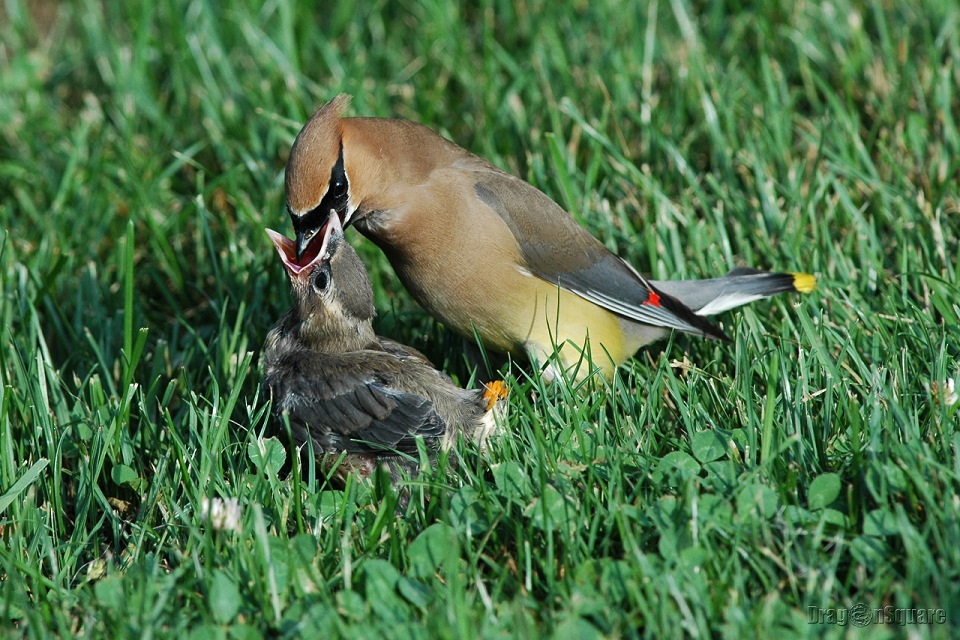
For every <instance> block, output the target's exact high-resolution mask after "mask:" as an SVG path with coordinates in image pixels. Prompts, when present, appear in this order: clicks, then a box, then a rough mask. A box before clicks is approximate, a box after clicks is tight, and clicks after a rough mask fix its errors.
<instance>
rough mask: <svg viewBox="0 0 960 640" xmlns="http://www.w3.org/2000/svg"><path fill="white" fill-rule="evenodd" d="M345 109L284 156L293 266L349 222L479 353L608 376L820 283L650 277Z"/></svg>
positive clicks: (429, 144) (322, 115)
mask: <svg viewBox="0 0 960 640" xmlns="http://www.w3.org/2000/svg"><path fill="white" fill-rule="evenodd" d="M349 100H350V98H349V96H346V95H340V96H338V97H336V98H334V99H333V100H332V101H330V102H329V103H327V104H326V105H324V106H323V107H321V108H320V109H319V110H317V112H316V113H314V114H313V116H312V117H311V118H310V121H309V122H307V124H306V125H305V126H304V127H303V129H302V130H301V131H300V133H299V135H298V136H297V139H296V141H295V142H294V143H293V148H292V149H291V151H290V158H289V160H288V161H287V170H286V196H287V208H288V209H289V212H290V217H291V218H292V219H293V227H294V230H295V231H296V237H297V241H296V248H297V256H298V257H300V256H302V255H303V254H304V253H305V252H306V251H307V250H308V248H309V247H310V246H311V243H312V242H313V240H314V238H315V237H316V236H317V234H319V233H320V232H321V231H322V230H323V229H324V225H326V224H327V223H328V221H329V220H331V219H332V217H337V218H339V220H340V222H341V223H342V225H343V226H344V227H346V226H349V225H351V224H353V225H355V226H356V227H357V228H358V229H359V230H360V232H361V233H363V234H364V235H365V236H367V237H368V238H370V240H372V241H373V242H374V243H375V244H376V245H378V246H379V247H380V248H381V249H382V250H383V252H384V253H385V254H386V255H387V258H388V259H389V260H390V263H391V264H392V265H393V268H394V270H395V271H396V273H397V275H398V276H399V277H400V280H401V281H402V282H403V284H404V286H405V287H406V288H407V290H408V291H410V293H411V294H412V295H413V297H414V298H415V299H416V300H417V302H419V303H420V304H421V305H422V306H423V307H424V308H425V309H426V310H427V311H428V312H430V313H431V314H432V315H434V316H435V317H437V318H439V319H440V320H441V321H442V322H444V323H445V324H446V325H448V326H449V327H451V328H453V329H455V330H457V331H458V332H460V333H462V334H464V335H466V336H468V337H472V336H473V335H474V331H476V333H477V335H479V336H480V338H481V339H482V341H483V342H484V344H485V345H486V346H487V347H490V348H493V349H495V350H498V351H506V352H510V353H513V354H520V353H524V352H525V353H526V354H527V355H528V356H529V357H530V358H531V359H532V360H533V361H534V362H538V363H541V364H542V363H544V362H546V361H548V359H549V357H550V356H551V354H553V353H554V352H555V349H557V348H560V351H559V358H560V361H561V367H562V368H563V369H567V368H568V367H571V366H573V365H574V364H576V363H577V362H578V360H580V358H581V354H582V353H586V354H589V355H590V356H591V358H592V360H593V363H594V364H595V365H597V366H599V367H601V368H602V370H603V374H604V375H605V376H606V377H607V378H608V379H609V378H611V377H612V375H613V370H614V368H615V367H616V366H617V365H620V364H621V363H623V362H624V361H626V360H627V359H628V358H630V357H631V356H632V355H633V354H634V353H635V352H636V351H637V349H639V348H640V347H641V346H643V345H645V344H648V343H650V342H653V341H655V340H658V339H660V338H664V337H666V336H667V335H668V334H669V332H670V330H671V329H679V330H681V331H686V332H689V333H695V334H701V335H703V336H707V337H711V338H721V339H726V336H724V334H723V332H722V331H721V330H720V329H719V328H718V327H716V326H715V325H714V324H712V323H711V322H709V321H708V320H706V319H705V318H704V317H703V316H704V315H708V314H714V313H719V312H721V311H725V310H727V309H731V308H733V307H737V306H740V305H742V304H746V303H748V302H752V301H754V300H758V299H760V298H765V297H769V296H772V295H774V294H777V293H782V292H786V291H802V292H809V291H812V290H813V288H814V287H815V286H816V280H815V279H814V278H813V276H810V275H806V274H794V273H768V272H764V271H758V270H753V269H745V268H738V269H734V270H733V271H731V272H730V273H728V274H727V275H726V276H723V277H721V278H714V279H711V280H698V281H672V282H657V281H651V280H647V279H646V278H644V277H643V276H641V275H640V274H639V273H638V272H637V271H636V270H635V269H634V268H633V267H631V266H630V265H629V264H627V263H626V262H624V261H623V260H622V259H620V258H619V257H617V256H616V255H614V254H613V253H611V252H610V251H609V250H608V249H607V248H606V247H605V246H604V245H603V244H602V243H601V242H600V241H599V240H597V239H596V238H594V237H593V236H591V235H590V234H589V233H588V232H587V231H585V230H584V229H583V228H582V227H581V226H579V225H578V224H577V223H576V221H575V220H574V219H573V218H572V217H571V216H570V215H569V214H568V213H567V212H566V211H564V210H563V209H562V208H561V207H560V205H558V204H557V203H555V202H554V201H553V200H551V199H550V198H548V197H547V196H546V195H545V194H543V193H542V192H540V191H538V190H537V189H535V188H534V187H533V186H531V185H529V184H527V183H526V182H524V181H523V180H521V179H519V178H516V177H514V176H512V175H510V174H508V173H505V172H504V171H501V170H500V169H497V168H496V167H494V166H493V165H491V164H490V163H488V162H486V161H485V160H483V159H481V158H478V157H477V156H475V155H473V154H471V153H469V152H467V151H466V150H464V149H462V148H460V147H458V146H457V145H455V144H453V143H452V142H450V141H448V140H446V139H444V138H442V137H440V136H439V135H437V134H435V133H434V132H432V131H430V130H429V129H427V128H426V127H423V126H421V125H419V124H415V123H412V122H408V121H406V120H390V119H383V118H344V117H343V115H342V114H343V111H344V109H345V108H346V107H347V105H348V103H349ZM333 212H335V216H333V215H332V214H333ZM568 345H569V346H568ZM586 369H587V368H586V367H579V368H578V377H582V376H583V375H585V374H586ZM545 373H546V374H548V375H549V376H551V377H552V376H554V375H556V374H557V373H558V371H557V367H556V365H555V364H551V365H550V366H548V368H547V370H546V372H545Z"/></svg>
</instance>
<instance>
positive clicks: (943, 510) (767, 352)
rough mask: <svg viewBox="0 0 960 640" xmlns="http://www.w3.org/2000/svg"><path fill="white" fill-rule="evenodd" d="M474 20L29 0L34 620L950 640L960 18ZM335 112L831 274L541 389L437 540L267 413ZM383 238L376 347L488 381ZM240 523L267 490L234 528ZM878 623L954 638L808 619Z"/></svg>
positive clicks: (658, 8) (18, 552)
mask: <svg viewBox="0 0 960 640" xmlns="http://www.w3.org/2000/svg"><path fill="white" fill-rule="evenodd" d="M358 4H359V3H358ZM474 4H475V8H471V9H461V10H457V9H455V8H454V4H453V3H448V2H439V1H435V2H431V1H430V0H425V1H424V2H421V3H413V2H411V3H387V2H380V3H365V4H364V6H352V5H351V3H318V4H316V5H315V4H314V3H307V2H300V3H295V2H294V3H286V2H273V3H267V4H266V5H264V6H263V7H261V6H260V3H245V2H241V1H240V0H235V1H228V2H218V3H213V2H203V1H181V2H168V3H148V2H144V3H112V2H111V3H104V4H103V5H101V4H100V3H94V2H89V1H84V0H77V1H76V2H72V3H63V4H62V5H61V4H59V3H50V4H47V3H42V2H41V3H38V2H24V1H22V0H8V1H7V2H6V3H5V5H4V7H3V9H2V12H0V42H2V47H0V84H2V89H0V227H2V230H0V233H2V237H0V278H2V295H0V376H2V385H0V630H2V631H4V632H6V633H10V634H11V635H23V636H28V637H37V638H39V637H48V636H49V635H59V636H73V635H83V636H98V637H132V636H144V637H147V636H157V637H176V636H180V637H183V636H188V635H189V636H191V637H209V636H213V635H220V636H224V635H225V636H229V637H257V636H260V635H270V636H281V637H288V636H297V635H303V636H306V637H336V636H344V637H376V636H378V635H381V636H384V637H450V638H454V637H457V638H469V637H501V636H509V637H512V636H517V637H521V636H522V637H529V636H531V635H532V634H537V635H543V636H551V637H560V638H589V637H595V636H612V637H617V636H624V637H633V636H652V637H660V636H675V635H690V636H698V637H710V636H727V637H734V638H736V637H749V636H751V635H753V634H756V633H760V634H764V635H773V634H774V633H780V634H784V635H786V636H795V635H809V636H813V635H817V636H819V635H822V634H826V635H828V636H834V637H838V636H843V635H845V634H847V633H850V632H853V633H856V632H859V631H862V632H865V633H877V632H882V633H887V634H890V635H893V636H898V635H904V634H913V635H914V636H915V637H917V636H919V637H925V636H934V637H947V636H950V635H952V634H955V633H956V632H957V628H958V627H960V546H958V544H957V541H958V540H960V428H958V427H960V417H958V406H960V405H953V406H948V405H947V404H946V403H945V402H944V393H943V391H942V390H943V389H944V385H945V382H946V381H947V380H948V379H949V378H957V377H958V376H960V339H958V336H960V320H958V316H960V291H958V279H960V273H958V270H960V267H958V262H957V260H958V257H957V256H958V243H960V130H958V114H960V97H958V90H960V89H958V87H960V10H958V9H957V7H956V4H955V3H952V2H948V1H947V0H943V1H942V2H937V1H936V0H927V1H924V2H906V1H903V2H898V1H891V2H880V1H874V2H848V1H847V0H839V1H838V2H831V3H811V2H803V1H799V0H798V1H788V2H779V1H774V0H757V1H756V2H729V3H705V2H695V3H692V4H691V3H688V2H685V1H684V0H670V1H662V2H652V3H638V4H642V5H643V6H642V7H641V8H630V6H631V3H622V2H611V1H603V0H601V1H598V2H589V3H587V2H576V3H553V2H516V3H511V2H505V1H500V0H487V1H485V2H481V3H474ZM561 5H567V6H561ZM339 92H349V93H352V94H353V95H354V102H353V107H352V112H353V113H354V114H361V115H378V116H400V117H407V118H410V119H414V120H417V121H420V122H423V123H425V124H426V125H428V126H430V127H432V128H434V129H436V130H438V131H440V132H442V133H443V134H445V135H447V136H449V137H450V138H452V139H454V140H456V141H457V142H458V143H460V144H461V145H463V146H465V147H467V148H469V149H471V150H473V151H474V152H476V153H478V154H480V155H483V156H485V157H487V158H489V159H490V160H491V161H492V162H494V163H495V164H497V165H499V166H501V167H503V168H505V169H508V170H510V171H512V172H515V173H517V174H518V175H520V176H522V177H524V178H525V179H527V180H529V181H530V182H532V183H533V184H535V185H537V186H538V187H540V188H541V189H543V190H544V191H546V192H547V193H548V194H550V195H551V196H552V197H554V198H555V199H556V200H557V201H558V202H560V203H561V204H563V205H564V206H565V207H567V208H569V209H570V210H572V211H574V212H575V215H577V217H578V219H579V220H580V221H581V222H582V223H583V224H584V226H586V227H587V228H589V229H590V230H591V231H592V232H594V233H595V234H596V235H597V236H598V237H599V238H601V239H602V240H603V241H604V242H606V243H607V244H608V246H610V247H611V248H613V249H615V250H616V251H617V252H618V253H620V254H621V255H623V256H624V257H625V258H627V259H628V260H630V261H631V262H632V263H633V264H635V265H637V267H638V268H639V269H641V270H643V271H647V272H650V273H652V274H653V275H654V276H656V277H658V278H671V277H697V276H708V275H715V274H719V273H722V272H725V271H726V270H727V269H729V268H730V267H732V266H734V265H738V264H747V265H752V266H757V267H761V268H770V269H783V270H802V271H809V272H812V273H816V274H817V275H818V277H819V280H820V287H819V289H818V290H817V292H816V293H814V294H813V295H811V296H806V297H802V298H801V297H784V298H779V299H776V300H773V301H770V302H764V303H758V304H755V305H753V306H752V307H750V308H748V309H747V310H744V311H743V312H740V313H731V314H728V315H726V316H724V317H722V318H721V320H722V322H723V324H724V325H725V327H726V328H727V329H728V330H729V332H730V333H731V335H733V336H734V343H732V344H720V343H714V342H704V341H701V340H698V339H695V338H690V337H687V336H676V337H675V338H673V339H671V341H669V342H668V343H664V344H663V345H658V346H657V347H655V348H652V349H649V350H646V351H642V352H641V353H639V354H638V356H637V358H636V359H635V360H633V361H632V362H631V363H630V364H629V366H627V367H624V368H623V370H622V371H621V375H619V376H618V378H617V379H616V380H615V382H614V383H613V385H612V386H611V387H610V388H604V389H600V390H597V391H594V392H592V393H591V392H590V391H589V390H587V389H581V390H579V391H578V390H575V389H571V388H570V387H569V386H567V385H564V384H558V385H555V386H552V387H550V386H545V385H544V384H543V383H542V381H540V380H539V379H538V378H536V377H530V376H529V375H528V374H527V373H525V372H524V370H523V369H522V368H519V367H516V366H514V367H513V368H512V369H509V370H507V371H506V373H505V375H506V379H507V380H508V382H509V383H510V385H511V387H512V395H511V397H510V399H509V405H510V415H509V421H508V424H507V425H505V427H504V429H503V433H502V435H501V436H500V437H499V438H498V439H497V440H496V441H494V442H493V443H492V444H491V445H490V447H489V450H488V451H487V453H486V456H481V455H479V452H477V451H476V450H475V449H473V448H471V447H470V446H469V445H466V444H464V445H462V446H460V447H458V448H457V450H456V451H455V452H454V454H453V456H454V458H457V459H458V460H459V462H458V464H457V465H455V466H453V467H450V468H444V469H443V470H440V471H437V472H428V473H426V474H425V475H424V477H423V478H422V479H421V481H420V482H418V483H415V484H414V485H413V488H412V491H413V500H412V506H411V508H410V510H409V512H408V513H406V514H405V515H403V516H401V517H397V516H396V515H395V512H394V505H395V503H396V495H394V494H393V493H392V492H391V491H389V490H388V489H386V488H384V487H383V486H382V483H380V484H377V485H374V486H372V487H370V486H350V487H347V488H346V490H344V491H338V490H334V489H331V488H329V487H328V486H327V485H326V484H325V482H324V481H323V478H322V477H318V471H317V470H316V469H314V468H311V467H310V466H309V465H307V466H304V467H303V468H302V469H299V468H294V470H293V472H291V473H288V472H287V470H288V469H290V464H289V456H288V455H285V454H284V452H283V450H282V448H281V447H279V444H278V442H277V441H276V440H271V439H268V438H267V436H268V435H269V434H270V431H269V428H268V420H267V410H268V407H267V403H266V402H265V399H264V398H263V396H262V394H261V393H260V392H259V391H258V388H259V381H260V372H259V370H258V355H257V354H258V351H259V347H260V345H261V344H262V341H263V338H264V337H265V335H266V332H267V331H268V330H269V328H270V326H271V324H272V323H273V321H275V320H276V319H277V318H278V317H279V316H280V314H281V313H282V311H283V310H284V308H285V307H286V305H287V304H288V302H289V297H288V291H287V288H286V283H285V281H284V274H283V271H282V269H281V267H280V265H279V263H278V261H277V260H276V258H275V254H274V252H273V250H272V248H271V246H270V244H269V242H268V240H267V238H266V236H265V234H264V233H263V227H265V226H270V227H273V228H277V229H281V230H285V231H286V232H287V233H288V234H289V233H290V229H289V222H288V221H287V220H286V217H285V213H284V210H283V192H282V191H283V190H282V184H283V183H282V180H283V167H284V163H285V159H286V154H287V153H288V150H289V147H290V144H291V142H292V141H293V138H294V136H295V135H296V133H297V131H298V129H299V127H300V126H301V124H302V123H303V122H304V121H305V119H306V118H307V117H308V115H309V114H310V112H311V111H312V110H313V109H314V108H315V107H316V106H318V105H319V104H321V103H322V102H324V101H325V100H327V99H329V98H330V97H332V96H333V95H335V94H337V93H339ZM349 237H350V239H351V240H352V241H354V242H355V243H356V245H357V246H358V247H359V250H360V252H361V254H362V256H363V257H364V258H365V260H366V261H367V264H368V265H369V268H370V271H371V275H372V277H373V280H374V287H375V290H376V297H377V305H378V308H379V309H380V317H379V319H378V330H379V331H381V332H382V333H384V334H386V335H389V336H390V337H393V338H396V339H399V340H401V341H404V342H407V343H409V344H413V345H414V346H417V347H419V348H421V349H423V350H424V351H425V352H427V353H428V354H429V355H430V356H431V357H432V358H433V359H434V361H435V362H436V363H437V364H439V365H442V366H443V367H444V368H445V369H447V370H448V371H451V372H454V373H456V374H457V375H458V376H459V377H460V379H461V380H463V381H467V380H468V378H469V375H470V372H469V371H468V369H467V368H466V366H465V364H464V362H463V359H462V357H461V356H460V353H461V352H462V347H463V343H462V342H461V341H460V339H459V338H455V337H451V336H450V335H449V334H448V333H447V332H446V331H445V330H444V329H443V328H442V327H440V326H439V325H437V324H436V323H435V322H434V321H432V320H430V319H429V318H427V317H426V316H425V314H424V313H422V312H421V311H420V310H419V309H418V308H417V307H416V305H415V304H414V303H413V302H412V301H411V299H410V298H409V296H408V295H407V294H406V293H405V292H404V291H403V290H402V288H401V287H400V286H399V284H398V282H397V280H396V279H395V278H394V276H393V274H392V272H391V271H390V268H389V265H388V264H387V262H386V261H385V259H384V258H383V256H382V255H381V254H380V253H379V252H378V251H377V250H376V249H375V248H373V247H372V246H371V245H370V244H369V243H367V242H366V241H365V240H363V239H362V238H361V237H360V236H359V235H358V234H357V233H355V232H351V233H350V234H349ZM496 285H497V283H483V282H478V286H488V287H492V288H495V287H496ZM261 446H262V449H261ZM285 458H286V459H285ZM206 497H221V498H236V499H237V500H238V503H239V505H240V509H241V525H240V528H239V531H216V530H214V529H213V527H212V526H211V525H210V523H209V522H207V521H204V520H203V518H201V515H200V512H201V505H202V503H203V500H204V498H206ZM857 603H864V604H866V605H868V606H870V607H884V606H890V607H894V608H909V609H915V608H922V609H927V608H942V609H943V610H944V611H945V614H946V622H945V623H944V624H933V625H919V624H915V625H909V626H897V625H880V626H879V627H878V626H870V627H867V628H865V629H859V628H858V627H856V626H854V625H853V624H852V623H851V621H850V620H849V619H848V620H847V625H846V626H841V625H838V624H826V623H824V624H809V622H808V621H809V607H815V608H830V609H842V610H844V611H846V610H847V608H849V607H852V606H853V605H855V604H857Z"/></svg>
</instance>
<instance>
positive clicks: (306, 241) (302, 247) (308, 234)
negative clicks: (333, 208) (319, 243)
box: [296, 223, 326, 262]
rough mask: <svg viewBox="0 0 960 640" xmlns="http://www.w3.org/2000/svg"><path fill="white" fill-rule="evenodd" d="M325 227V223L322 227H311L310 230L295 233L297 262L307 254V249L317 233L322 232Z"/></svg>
mask: <svg viewBox="0 0 960 640" xmlns="http://www.w3.org/2000/svg"><path fill="white" fill-rule="evenodd" d="M325 226H326V223H324V225H323V226H320V227H312V228H310V229H301V230H300V231H297V244H296V250H297V251H296V259H297V262H299V261H300V259H301V258H303V256H304V254H306V252H307V249H309V248H310V243H311V242H312V241H313V239H314V238H315V237H316V235H317V233H318V232H320V231H322V230H323V228H324V227H325Z"/></svg>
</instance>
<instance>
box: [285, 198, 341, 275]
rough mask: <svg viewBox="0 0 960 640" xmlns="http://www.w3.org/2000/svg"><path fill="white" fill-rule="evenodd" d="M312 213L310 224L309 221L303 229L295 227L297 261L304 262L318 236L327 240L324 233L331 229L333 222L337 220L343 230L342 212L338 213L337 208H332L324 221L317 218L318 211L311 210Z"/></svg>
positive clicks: (338, 225)
mask: <svg viewBox="0 0 960 640" xmlns="http://www.w3.org/2000/svg"><path fill="white" fill-rule="evenodd" d="M311 213H312V215H310V216H309V217H310V218H311V220H310V222H312V223H313V224H310V223H309V222H308V223H307V224H306V225H305V226H304V227H303V228H301V229H295V232H296V238H297V243H296V249H297V262H303V260H304V258H305V257H306V255H307V253H308V252H309V251H310V245H311V244H313V241H314V240H316V238H317V236H321V237H324V242H326V241H327V239H326V237H325V236H324V233H325V232H326V231H329V230H330V227H331V226H332V225H331V223H332V222H333V221H334V220H336V224H337V227H338V228H339V229H340V230H341V231H343V223H342V222H341V221H340V214H338V213H337V210H336V209H330V213H328V214H327V217H326V218H325V219H323V221H322V222H320V221H318V220H317V217H316V212H311Z"/></svg>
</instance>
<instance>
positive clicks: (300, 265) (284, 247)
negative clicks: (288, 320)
mask: <svg viewBox="0 0 960 640" xmlns="http://www.w3.org/2000/svg"><path fill="white" fill-rule="evenodd" d="M266 232H267V235H268V236H270V241H271V242H273V246H274V247H275V248H276V249H277V253H278V254H280V260H282V261H283V266H284V268H285V269H286V270H287V273H288V274H290V278H291V280H306V278H308V277H309V274H310V272H311V270H312V269H313V266H314V265H315V264H317V263H318V262H322V261H323V260H327V259H329V258H330V254H331V253H333V247H331V246H330V239H331V238H332V237H333V236H335V235H343V227H342V226H340V217H339V216H337V215H336V214H335V213H333V214H332V215H331V216H330V218H329V219H327V221H326V222H325V223H324V224H323V225H322V226H321V227H319V228H318V229H317V230H316V231H312V232H311V233H310V235H309V237H308V238H307V240H306V247H305V248H304V251H300V246H299V244H300V238H301V236H302V235H303V234H302V233H297V243H296V244H295V243H294V242H293V241H292V240H290V239H289V238H287V237H286V236H285V235H283V234H282V233H278V232H276V231H274V230H273V229H266ZM318 232H319V234H320V235H321V236H322V238H323V241H322V242H311V241H310V240H311V239H313V238H314V237H315V236H316V235H317V233H318Z"/></svg>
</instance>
